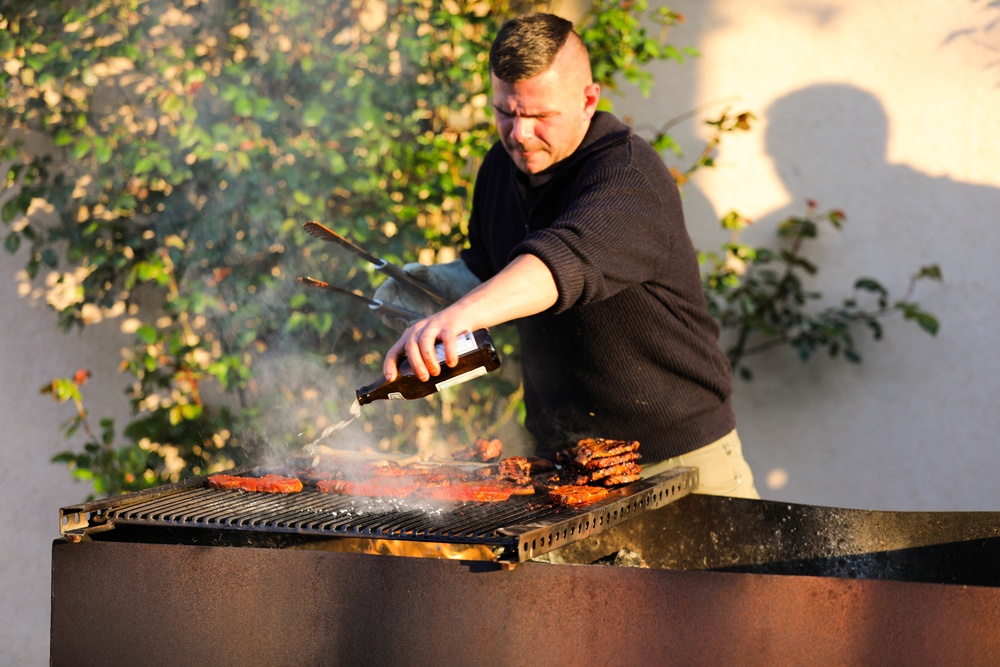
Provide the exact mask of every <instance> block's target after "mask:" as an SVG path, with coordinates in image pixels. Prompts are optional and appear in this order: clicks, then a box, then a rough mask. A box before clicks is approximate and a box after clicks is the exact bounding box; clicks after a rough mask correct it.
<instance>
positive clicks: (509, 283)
mask: <svg viewBox="0 0 1000 667" xmlns="http://www.w3.org/2000/svg"><path fill="white" fill-rule="evenodd" d="M466 270H467V269H466ZM558 297H559V291H558V289H557V288H556V282H555V279H554V278H553V277H552V273H551V271H549V267H548V266H546V265H545V263H544V262H542V260H540V259H538V257H536V256H535V255H519V256H518V257H516V258H515V259H514V261H512V262H511V263H510V264H508V265H507V267H506V268H504V270H503V271H501V272H500V273H498V274H497V275H495V276H493V278H491V279H490V280H487V281H486V282H485V283H482V284H481V285H479V286H478V287H476V288H475V289H473V290H472V291H470V292H469V293H468V294H466V295H465V296H463V297H462V298H461V299H459V300H458V301H456V302H455V303H453V304H452V305H450V306H448V307H447V308H445V309H444V310H442V311H441V312H439V313H435V314H433V315H431V316H429V317H426V318H424V319H422V320H420V321H419V322H414V323H413V324H411V325H410V326H409V327H407V329H406V331H404V332H403V335H402V336H401V337H400V339H399V340H398V341H396V344H395V345H393V346H392V347H391V348H389V351H388V352H387V353H386V355H385V363H383V365H382V371H383V372H384V373H385V377H386V379H388V380H390V381H391V380H394V379H395V378H396V374H397V373H398V371H399V367H398V365H399V362H400V361H401V360H402V359H403V357H404V356H406V358H407V359H409V361H410V365H411V366H412V367H413V371H414V373H416V375H417V377H418V378H420V380H421V381H424V382H426V381H427V380H428V379H430V377H431V376H432V375H438V374H440V373H441V367H440V364H439V363H438V360H437V352H436V350H435V346H436V344H437V342H438V341H440V342H441V343H442V345H443V346H444V353H445V363H446V364H447V365H448V366H449V367H453V366H455V364H457V363H458V342H457V341H456V340H455V339H456V337H457V336H458V335H460V334H463V333H465V332H467V331H475V330H476V329H482V328H484V327H491V326H494V325H496V324H501V323H503V322H510V321H511V320H516V319H519V318H521V317H527V316H529V315H534V314H536V313H540V312H542V311H544V310H548V309H549V308H551V307H552V306H553V305H554V304H555V303H556V299H557V298H558Z"/></svg>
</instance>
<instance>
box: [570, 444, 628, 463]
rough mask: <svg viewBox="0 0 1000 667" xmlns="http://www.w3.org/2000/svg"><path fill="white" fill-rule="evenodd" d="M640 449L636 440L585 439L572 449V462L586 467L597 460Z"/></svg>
mask: <svg viewBox="0 0 1000 667" xmlns="http://www.w3.org/2000/svg"><path fill="white" fill-rule="evenodd" d="M637 449H639V442H638V441H636V440H607V439H605V438H584V439H583V440H580V441H579V442H578V443H577V444H576V445H575V446H574V447H571V448H570V454H571V457H572V458H571V461H572V462H573V463H576V464H577V465H581V466H585V465H587V463H589V462H590V461H592V460H593V459H596V458H606V457H609V456H618V455H620V454H626V453H628V452H634V451H636V450H637Z"/></svg>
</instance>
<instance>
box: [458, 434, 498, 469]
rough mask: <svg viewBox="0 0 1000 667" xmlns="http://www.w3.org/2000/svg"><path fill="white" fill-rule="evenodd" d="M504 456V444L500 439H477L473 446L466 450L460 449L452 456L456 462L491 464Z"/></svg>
mask: <svg viewBox="0 0 1000 667" xmlns="http://www.w3.org/2000/svg"><path fill="white" fill-rule="evenodd" d="M501 454H503V443H502V442H500V440H499V439H497V438H493V439H492V440H488V439H486V438H476V441H475V442H474V443H472V445H470V446H468V447H466V448H465V449H460V450H458V451H457V452H455V453H454V454H452V455H451V458H453V459H454V460H456V461H479V462H480V463H489V462H491V461H496V460H497V459H499V458H500V455H501Z"/></svg>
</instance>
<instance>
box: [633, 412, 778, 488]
mask: <svg viewBox="0 0 1000 667" xmlns="http://www.w3.org/2000/svg"><path fill="white" fill-rule="evenodd" d="M678 466H690V467H692V468H697V469H698V488H697V489H695V490H694V492H695V493H704V494H706V495H710V496H731V497H733V498H754V499H760V495H758V494H757V489H756V488H755V487H754V484H753V472H752V471H751V470H750V465H749V464H748V463H747V462H746V459H744V458H743V445H742V443H741V442H740V436H739V435H737V433H736V429H733V430H732V431H730V432H729V433H727V434H726V435H724V436H722V437H721V438H719V439H718V440H716V441H715V442H713V443H712V444H710V445H705V446H704V447H702V448H700V449H696V450H694V451H693V452H688V453H687V454H683V455H681V456H675V457H674V458H672V459H667V460H666V461H660V462H659V463H655V464H653V465H651V466H643V467H642V476H643V477H651V476H653V475H657V474H659V473H661V472H664V471H667V470H670V469H671V468H676V467H678Z"/></svg>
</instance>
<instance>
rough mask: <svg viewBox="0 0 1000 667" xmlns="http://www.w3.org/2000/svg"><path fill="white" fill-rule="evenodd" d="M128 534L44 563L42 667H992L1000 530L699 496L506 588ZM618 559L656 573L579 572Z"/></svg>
mask: <svg viewBox="0 0 1000 667" xmlns="http://www.w3.org/2000/svg"><path fill="white" fill-rule="evenodd" d="M126 529H127V526H120V527H119V529H118V530H108V531H105V532H99V533H92V534H90V538H87V537H86V536H83V539H82V541H81V543H78V544H70V543H68V542H67V540H65V539H59V540H56V542H55V543H54V544H53V551H52V624H51V628H52V647H51V664H52V665H55V666H57V667H60V666H62V665H72V666H73V667H80V666H88V665H100V666H101V667H104V666H106V665H139V664H141V665H145V666H148V667H157V666H159V665H163V666H165V667H166V666H170V667H177V666H179V665H180V666H183V665H198V666H200V665H206V664H211V665H217V666H220V667H224V666H228V665H234V666H235V665H246V664H256V665H286V664H300V665H333V664H343V665H396V664H400V665H404V664H405V665H435V666H436V667H441V666H442V665H470V664H475V665H477V666H478V667H492V666H494V665H495V666H504V665H523V664H524V663H525V662H526V661H527V662H532V661H543V662H545V663H546V664H552V665H596V664H609V665H769V666H771V665H777V666H780V665H811V666H818V667H824V666H826V665H831V666H833V665H836V666H838V667H839V666H842V665H963V667H966V666H970V665H971V666H978V665H983V666H986V665H989V666H991V667H992V666H993V665H996V664H997V656H1000V632H997V628H998V627H1000V565H998V563H1000V513H961V512H938V513H924V512H921V513H906V512H901V513H899V512H871V511H864V510H843V509H836V508H823V507H813V506H807V505H790V504H787V503H778V502H770V501H753V500H740V499H732V498H720V497H713V496H702V495H697V494H690V495H687V496H685V497H683V498H681V499H679V500H678V501H677V502H674V503H670V504H669V505H667V506H665V507H661V508H659V509H655V510H652V511H644V512H641V513H639V514H637V515H634V516H633V517H632V518H630V519H629V520H628V521H624V522H622V523H620V524H618V525H616V526H614V527H611V528H609V529H608V530H604V531H602V532H601V533H599V534H597V535H593V536H590V537H588V538H586V539H583V540H579V541H577V542H573V543H571V544H569V545H567V546H566V547H564V548H562V549H559V550H557V551H554V552H552V553H550V554H549V558H550V559H551V560H553V561H555V560H557V558H558V557H560V556H561V557H562V560H563V561H564V563H559V564H554V563H541V562H528V563H523V564H521V565H518V566H517V567H516V568H514V569H513V570H510V569H506V570H505V569H504V568H502V566H501V565H498V564H496V563H481V562H470V561H459V560H442V559H430V558H395V557H380V556H373V555H366V554H358V553H330V552H327V551H321V550H311V549H297V548H292V549H275V548H252V547H247V548H236V547H230V546H221V547H220V546H205V545H200V544H190V543H169V544H168V543H140V542H127V541H126V542H122V541H117V540H118V539H119V538H121V537H124V536H126V535H127V534H128V531H127V530H126ZM149 530H150V532H151V533H162V532H166V531H169V530H171V529H169V528H164V527H159V526H153V527H150V529H149ZM227 532H228V533H229V534H241V533H240V532H239V531H227ZM91 538H92V539H91ZM622 547H628V548H632V549H637V550H639V551H641V552H642V554H643V557H644V559H645V561H646V563H647V565H649V568H638V567H609V566H605V565H589V564H587V563H591V562H593V559H594V558H597V557H600V556H604V555H607V554H608V553H610V552H613V551H614V550H616V549H619V548H622ZM929 582H942V583H929ZM945 582H946V583H945Z"/></svg>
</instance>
